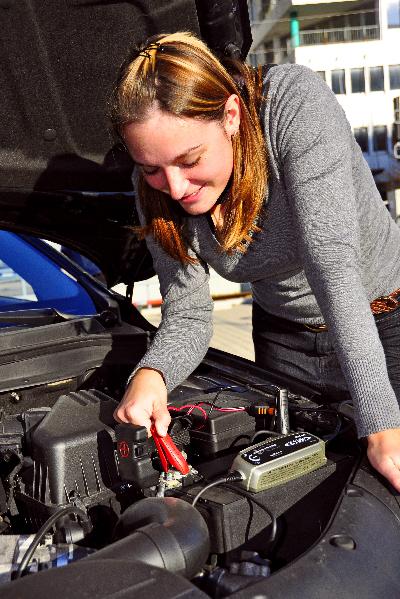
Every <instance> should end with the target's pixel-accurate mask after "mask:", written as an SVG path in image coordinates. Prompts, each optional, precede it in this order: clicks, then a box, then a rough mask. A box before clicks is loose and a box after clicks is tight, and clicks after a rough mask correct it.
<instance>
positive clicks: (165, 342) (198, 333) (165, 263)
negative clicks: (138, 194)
mask: <svg viewBox="0 0 400 599" xmlns="http://www.w3.org/2000/svg"><path fill="white" fill-rule="evenodd" d="M138 204H139V203H138V202H137V209H138V214H139V218H140V220H141V222H142V223H143V215H142V213H141V211H140V207H139V205H138ZM146 243H147V247H148V249H149V250H150V252H151V254H152V257H153V264H154V268H155V271H156V273H157V275H158V279H159V282H160V292H161V296H162V299H163V303H162V306H161V316H162V318H161V323H160V326H159V328H158V330H157V333H156V334H155V336H154V338H153V340H152V343H151V345H150V348H149V349H148V351H147V352H146V353H145V355H144V356H143V358H142V359H141V360H140V362H139V363H138V364H137V366H136V368H135V370H134V371H133V373H132V374H131V376H130V377H129V380H130V379H131V378H132V377H133V375H134V374H135V372H137V370H139V368H153V369H154V370H158V371H159V372H160V373H161V374H162V375H163V377H164V380H165V383H166V386H167V389H168V391H171V390H172V389H174V388H175V387H176V386H177V385H179V384H180V383H181V382H182V381H183V380H184V379H185V378H186V377H187V376H189V374H191V373H192V372H193V370H194V369H195V368H196V367H197V366H198V365H199V363H200V362H201V360H202V359H203V357H204V355H205V353H206V351H207V349H208V346H209V343H210V340H211V336H212V309H213V302H212V299H211V295H210V288H209V271H208V266H207V264H206V263H205V262H203V261H202V260H200V259H199V258H198V257H197V256H196V255H195V254H194V252H193V251H191V250H189V254H190V255H191V256H192V257H194V258H196V259H197V260H198V263H197V264H188V265H182V264H181V263H180V262H179V261H177V260H175V259H173V258H172V257H171V256H169V255H168V254H167V253H166V252H165V251H164V250H163V248H162V247H161V246H160V245H159V244H157V243H156V242H155V241H154V239H153V238H152V237H150V236H149V237H147V238H146Z"/></svg>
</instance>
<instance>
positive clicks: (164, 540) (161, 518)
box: [86, 497, 210, 579]
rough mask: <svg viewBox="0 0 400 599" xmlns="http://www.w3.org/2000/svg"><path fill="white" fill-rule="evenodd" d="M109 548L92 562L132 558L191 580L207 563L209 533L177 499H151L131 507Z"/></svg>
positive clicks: (98, 552) (192, 510) (126, 511)
mask: <svg viewBox="0 0 400 599" xmlns="http://www.w3.org/2000/svg"><path fill="white" fill-rule="evenodd" d="M114 537H115V538H116V539H117V540H116V541H115V542H114V543H111V545H109V546H108V547H105V548H104V549H101V550H100V551H97V552H96V553H95V554H94V555H93V556H90V557H87V558H86V559H87V560H92V559H117V560H118V559H121V558H123V559H132V561H133V562H135V561H140V562H144V563H146V564H149V565H151V566H157V567H159V568H165V569H166V570H168V571H169V572H173V573H174V574H179V575H181V576H184V577H185V578H189V579H190V578H192V577H193V576H194V575H195V574H197V573H198V572H199V570H200V569H201V568H202V567H203V566H204V564H205V563H206V560H207V557H208V554H209V546H210V540H209V534H208V528H207V525H206V523H205V521H204V519H203V517H202V516H201V514H200V513H199V512H198V511H197V510H196V509H195V508H193V507H192V506H191V505H190V504H189V503H186V502H185V501H183V500H182V499H177V498H176V497H164V498H161V497H149V498H147V499H142V500H141V501H138V502H137V503H135V504H134V505H131V506H129V507H128V508H127V509H126V510H125V512H124V513H123V514H122V516H121V517H120V519H119V520H118V522H117V524H116V527H115V530H114Z"/></svg>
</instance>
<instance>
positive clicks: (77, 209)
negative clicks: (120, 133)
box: [0, 0, 251, 285]
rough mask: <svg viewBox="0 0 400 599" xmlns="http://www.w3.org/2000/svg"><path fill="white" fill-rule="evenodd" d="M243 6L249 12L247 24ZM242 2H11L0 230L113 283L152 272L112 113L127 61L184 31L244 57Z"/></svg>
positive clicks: (0, 77) (4, 38)
mask: <svg viewBox="0 0 400 599" xmlns="http://www.w3.org/2000/svg"><path fill="white" fill-rule="evenodd" d="M228 5H229V6H230V8H231V11H230V12H229V10H228V11H227V10H226V8H227V7H228ZM234 5H239V6H240V11H242V12H243V15H244V16H245V17H247V20H246V19H242V22H243V23H244V25H243V27H241V24H240V20H239V21H238V20H237V14H236V15H235V6H234ZM245 6H246V2H245V0H244V1H242V0H239V3H238V2H231V1H230V2H227V1H226V0H222V1H221V0H220V1H219V2H209V1H208V0H202V1H201V2H199V1H197V2H196V1H195V0H146V2H143V1H142V0H131V1H130V2H123V1H118V0H52V2H46V3H43V2H42V1H41V0H22V1H21V2H13V1H12V0H10V1H8V0H6V1H4V2H2V3H1V7H0V10H1V13H2V28H1V32H0V39H1V43H2V63H3V68H2V70H1V74H0V85H1V89H2V94H1V100H0V107H1V110H2V116H3V118H2V128H1V133H0V135H1V144H0V145H1V150H0V151H1V160H0V227H1V228H4V229H8V230H12V231H16V232H22V233H28V234H31V235H37V236H39V237H42V238H46V239H49V240H52V241H55V242H59V243H62V244H64V245H68V246H70V247H72V248H73V249H76V250H78V251H81V252H82V253H83V254H84V255H86V256H87V257H89V258H91V259H92V260H93V261H94V262H96V263H97V264H98V266H99V267H100V268H101V270H102V271H103V273H104V274H105V276H106V278H107V281H108V284H109V285H113V284H115V283H117V282H125V283H129V282H133V281H135V280H141V279H143V278H147V277H149V276H151V275H152V274H153V270H152V266H151V259H150V258H149V256H148V255H146V249H145V245H144V244H143V243H140V242H139V241H138V240H137V238H136V236H135V235H134V234H133V232H132V230H131V228H130V227H129V225H134V224H135V223H136V217H135V213H134V207H133V204H134V202H133V196H132V188H131V180H130V174H131V170H132V163H131V161H130V159H129V157H128V155H127V153H126V152H125V151H124V150H123V149H122V148H121V145H120V144H118V143H117V140H116V139H114V138H113V135H112V133H111V132H110V127H109V124H108V122H107V118H106V114H107V102H108V99H109V97H110V94H111V90H112V87H113V84H114V82H115V79H116V75H117V70H118V66H119V65H120V64H121V63H122V61H123V59H124V57H125V56H126V54H127V51H128V49H129V48H130V47H132V46H133V45H135V44H136V43H138V42H139V41H141V40H143V39H144V38H146V37H148V36H150V35H153V34H156V33H162V32H171V31H178V30H190V31H193V32H194V33H196V34H198V35H202V36H203V37H204V38H205V39H206V41H208V42H209V44H210V45H211V46H212V47H214V49H216V50H217V51H218V50H220V51H222V52H223V51H224V49H225V46H226V45H227V44H232V43H233V44H236V47H238V48H240V51H241V53H242V56H243V57H244V56H245V55H246V53H247V51H248V49H249V47H250V43H251V36H250V28H249V23H248V14H247V7H246V11H244V7H245ZM236 8H237V7H236ZM236 13H237V10H236ZM244 28H246V31H245V32H244ZM242 29H243V30H242ZM82 192H84V193H82Z"/></svg>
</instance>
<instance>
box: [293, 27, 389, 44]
mask: <svg viewBox="0 0 400 599" xmlns="http://www.w3.org/2000/svg"><path fill="white" fill-rule="evenodd" d="M378 39H379V25H364V26H361V27H341V28H337V29H311V30H309V31H300V45H301V46H314V45H318V44H339V43H345V42H362V41H370V40H378Z"/></svg>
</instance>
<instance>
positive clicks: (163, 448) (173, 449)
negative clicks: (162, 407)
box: [150, 426, 189, 474]
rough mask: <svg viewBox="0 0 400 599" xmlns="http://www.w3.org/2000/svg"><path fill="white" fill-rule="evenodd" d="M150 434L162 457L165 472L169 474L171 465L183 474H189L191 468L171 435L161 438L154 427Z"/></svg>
mask: <svg viewBox="0 0 400 599" xmlns="http://www.w3.org/2000/svg"><path fill="white" fill-rule="evenodd" d="M150 432H151V434H152V436H153V439H154V443H155V444H156V447H157V451H158V455H159V456H160V461H161V466H162V469H163V470H164V472H168V469H169V465H170V466H172V467H173V468H176V470H179V472H180V473H181V474H188V473H189V466H188V463H187V461H186V460H185V458H184V457H183V455H182V454H181V452H180V451H179V449H178V448H177V446H176V445H175V443H174V442H173V440H172V439H171V437H170V436H169V435H166V436H165V437H160V435H159V434H158V433H157V431H156V428H155V427H154V426H152V427H151V429H150Z"/></svg>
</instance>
